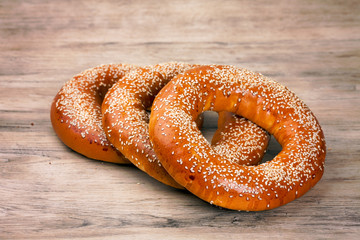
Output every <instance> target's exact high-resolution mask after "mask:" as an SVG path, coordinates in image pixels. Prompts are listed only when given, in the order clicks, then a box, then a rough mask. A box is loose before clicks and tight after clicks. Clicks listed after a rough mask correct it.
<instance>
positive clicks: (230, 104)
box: [51, 62, 326, 211]
mask: <svg viewBox="0 0 360 240" xmlns="http://www.w3.org/2000/svg"><path fill="white" fill-rule="evenodd" d="M205 111H215V112H217V113H218V114H219V118H218V129H217V131H216V133H215V134H214V136H213V139H212V141H211V143H209V142H208V141H207V140H206V139H205V137H204V136H203V135H202V134H201V131H200V130H201V126H202V120H203V118H202V116H203V115H202V114H203V112H205ZM51 122H52V125H53V128H54V130H55V132H56V134H57V135H58V137H59V138H60V139H61V140H62V141H63V142H64V143H65V144H66V145H67V146H68V147H70V148H71V149H73V150H74V151H76V152H78V153H80V154H82V155H84V156H86V157H88V158H91V159H96V160H101V161H107V162H113V163H119V164H134V165H135V166H136V167H138V168H139V169H141V170H142V171H144V172H146V173H147V174H149V175H150V176H151V177H153V178H155V179H157V180H159V181H160V182H162V183H164V184H167V185H169V186H172V187H175V188H180V189H182V188H184V189H187V190H188V191H190V192H192V193H193V194H195V195H196V196H198V197H199V198H201V199H203V200H205V201H207V202H209V203H211V204H214V205H216V206H220V207H224V208H228V209H234V210H246V211H261V210H267V209H272V208H276V207H279V206H281V205H284V204H286V203H288V202H290V201H292V200H294V199H296V198H298V197H300V196H302V195H303V194H304V193H306V192H307V191H308V190H309V189H310V188H311V187H313V186H314V185H315V184H316V183H317V182H318V181H319V180H320V179H321V177H322V175H323V171H324V162H325V155H326V146H325V139H324V135H323V131H322V129H321V127H320V125H319V123H318V121H317V119H316V117H315V116H314V114H313V113H312V112H311V111H310V109H309V108H308V107H307V106H306V105H305V104H304V103H303V101H301V100H300V99H299V98H298V97H297V96H296V95H295V94H294V93H293V92H291V91H290V90H288V89H287V88H286V87H284V86H282V85H281V84H279V83H277V82H275V81H273V80H271V79H269V78H267V77H265V76H263V75H261V74H259V73H254V72H251V71H249V70H246V69H244V68H239V67H235V66H230V65H197V64H187V63H177V62H171V63H163V64H157V65H153V66H142V67H140V66H135V65H131V64H106V65H101V66H97V67H94V68H91V69H88V70H85V71H83V72H82V73H80V74H78V75H76V76H74V77H73V78H72V79H71V80H69V81H68V82H66V83H65V84H64V86H63V87H62V88H61V89H60V91H59V92H58V93H57V95H56V96H55V98H54V101H53V103H52V106H51ZM270 135H272V136H273V137H274V138H275V139H276V140H277V141H278V142H279V143H280V144H281V146H282V150H281V152H280V153H279V154H278V155H277V156H276V157H275V158H274V159H272V160H271V161H267V162H263V163H262V158H263V156H264V153H265V151H266V149H267V146H268V142H269V139H270Z"/></svg>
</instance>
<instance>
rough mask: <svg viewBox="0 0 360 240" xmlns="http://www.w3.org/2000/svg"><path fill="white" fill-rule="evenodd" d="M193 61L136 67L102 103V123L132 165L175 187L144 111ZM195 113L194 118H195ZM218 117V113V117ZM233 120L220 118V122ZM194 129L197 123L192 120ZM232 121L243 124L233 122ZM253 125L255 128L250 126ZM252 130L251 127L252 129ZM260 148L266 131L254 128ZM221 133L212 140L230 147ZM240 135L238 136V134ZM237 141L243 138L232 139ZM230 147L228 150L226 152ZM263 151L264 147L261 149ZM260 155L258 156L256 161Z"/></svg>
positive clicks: (110, 91) (179, 186)
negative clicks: (158, 154)
mask: <svg viewBox="0 0 360 240" xmlns="http://www.w3.org/2000/svg"><path fill="white" fill-rule="evenodd" d="M193 67H195V65H191V64H185V63H166V64H158V65H155V66H148V67H143V68H137V69H135V70H133V71H131V72H129V73H128V74H127V75H126V76H125V77H124V78H122V79H121V80H119V81H118V82H117V83H116V84H114V86H113V87H112V88H111V89H110V90H109V91H108V92H107V94H106V96H105V99H104V101H103V104H102V108H101V109H102V113H103V118H102V119H103V127H104V130H105V133H106V135H107V138H108V139H109V141H110V142H111V143H112V144H113V145H114V146H115V147H116V148H117V149H118V150H119V151H121V152H122V153H123V154H124V156H125V157H126V158H127V159H129V160H130V161H131V162H132V163H133V164H134V165H135V166H137V167H138V168H139V169H141V170H142V171H144V172H146V173H147V174H148V175H150V176H152V177H153V178H155V179H157V180H159V181H160V182H162V183H165V184H167V185H169V186H172V187H176V188H183V187H182V186H181V185H179V184H178V183H177V182H176V181H174V179H173V178H172V177H171V176H169V174H168V173H167V172H166V170H165V169H164V168H163V167H162V166H161V163H160V162H159V160H158V159H157V157H156V155H155V153H154V151H153V148H152V146H151V143H150V140H149V132H148V121H149V113H148V112H147V111H146V109H148V108H149V107H150V106H151V105H152V103H153V100H154V98H155V95H156V94H157V93H158V92H159V91H160V90H161V89H162V88H163V87H164V86H165V84H167V83H168V82H169V81H170V80H171V79H172V78H173V77H175V76H176V75H177V74H180V73H182V72H184V71H185V70H188V69H191V68H193ZM198 117H199V115H198V116H197V118H196V119H198ZM220 118H222V117H220ZM228 121H230V122H231V121H233V120H225V119H224V120H223V121H222V123H224V124H225V122H228ZM194 124H195V126H194V127H196V128H197V129H198V124H196V123H195V122H194ZM233 124H234V125H238V124H243V123H236V122H235V121H234V123H233ZM171 125H172V123H171V122H164V123H163V126H162V127H161V128H167V127H169V126H171ZM253 128H258V127H257V126H255V125H254V126H253ZM229 129H230V128H229ZM254 132H255V131H254ZM258 134H259V135H261V136H260V139H261V141H262V142H263V148H266V146H267V142H268V138H267V135H266V132H265V131H263V132H261V131H260V132H258ZM222 138H223V136H222V137H220V138H218V140H214V142H215V143H216V142H217V141H220V142H222V143H221V144H220V143H219V147H221V146H223V147H224V148H228V147H229V148H230V147H231V145H235V143H230V142H226V141H225V140H222ZM238 138H240V137H238ZM234 141H238V142H239V144H240V145H241V144H242V143H244V142H246V141H247V140H246V139H245V138H244V139H243V140H239V139H235V140H234ZM230 151H231V149H229V150H228V152H230ZM262 151H264V149H262ZM260 159H261V158H258V159H257V160H258V161H259V160H260Z"/></svg>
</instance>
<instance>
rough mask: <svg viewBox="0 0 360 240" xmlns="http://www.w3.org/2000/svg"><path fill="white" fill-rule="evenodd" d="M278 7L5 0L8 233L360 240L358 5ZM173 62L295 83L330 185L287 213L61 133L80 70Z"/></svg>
mask: <svg viewBox="0 0 360 240" xmlns="http://www.w3.org/2000/svg"><path fill="white" fill-rule="evenodd" d="M271 2H272V1H265V0H264V1H251V0H247V1H235V0H234V1H206V0H202V1H195V0H194V1H162V0H158V1H116V0H113V1H110V0H106V1H85V0H83V1H70V0H67V1H40V0H28V1H13V0H3V1H1V2H0V239H77V238H78V239H80V238H81V239H220V238H221V239H222V238H225V239H241V238H245V237H250V238H251V239H269V238H270V239H278V238H285V239H329V238H333V239H356V238H357V237H358V235H359V234H360V220H359V219H360V140H359V139H360V120H359V119H360V107H359V105H360V94H359V93H360V80H359V78H360V27H359V26H360V17H359V16H360V14H359V12H360V7H359V5H360V4H359V2H358V1H334V0H327V1H307V0H305V1H300V0H299V1H275V2H276V4H271ZM168 61H186V62H192V63H203V64H205V63H220V64H232V65H237V66H242V67H246V68H248V69H250V70H253V71H258V72H261V73H263V74H264V75H267V76H270V77H272V78H274V79H275V80H277V81H279V82H281V83H283V84H284V85H286V86H288V87H289V88H290V89H291V90H293V91H294V92H295V93H296V94H297V95H298V96H300V97H301V98H302V99H303V100H304V101H305V103H306V104H307V105H308V106H309V107H310V108H311V109H312V111H313V112H314V113H315V115H316V116H317V118H318V119H319V121H320V123H321V125H322V127H323V130H324V132H325V136H326V140H327V146H328V153H327V157H326V170H325V174H324V176H323V178H322V180H321V181H320V182H319V183H318V184H317V185H316V186H315V187H314V188H313V189H312V190H311V191H309V192H308V193H307V194H306V195H305V196H303V197H301V198H300V199H297V200H295V201H293V202H291V203H289V204H288V205H285V206H283V207H280V208H277V209H274V210H270V211H265V212H255V213H254V212H236V211H230V210H225V209H220V208H217V207H214V206H211V205H210V204H208V203H206V202H203V201H201V200H199V199H198V198H196V197H194V196H193V195H191V194H190V193H187V192H184V191H179V190H174V189H172V188H170V187H167V186H164V185H162V184H160V183H158V182H156V181H155V180H153V179H151V178H150V177H148V176H147V175H146V174H144V173H142V172H140V171H138V170H137V169H135V168H134V167H130V166H118V165H114V164H109V163H102V162H98V161H93V160H89V159H86V158H85V157H82V156H80V155H78V154H76V153H75V152H73V151H71V150H69V149H68V148H67V147H65V146H64V145H63V144H62V143H61V142H60V141H59V139H58V138H57V136H56V135H55V134H54V132H53V130H52V127H51V123H50V121H49V108H50V104H51V101H52V99H53V97H54V96H55V94H56V92H57V91H58V90H59V89H60V87H61V86H62V84H63V83H64V82H65V81H67V80H68V79H69V78H71V77H72V76H73V75H74V74H77V73H79V72H81V71H83V70H84V69H86V68H89V67H94V66H96V65H99V64H102V63H111V62H125V63H133V64H138V65H146V64H155V63H160V62H168ZM215 121H216V119H215V118H214V117H213V116H210V117H209V118H208V121H207V122H206V127H205V130H204V134H205V135H206V136H207V137H209V138H210V137H211V134H212V133H213V132H214V128H215V125H216V124H215ZM279 149H280V148H279V146H278V145H277V144H276V142H273V143H272V144H271V149H270V150H269V154H268V156H267V157H268V158H269V157H272V156H273V155H274V154H276V152H277V151H279Z"/></svg>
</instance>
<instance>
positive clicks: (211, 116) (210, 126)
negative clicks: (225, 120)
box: [200, 111, 219, 143]
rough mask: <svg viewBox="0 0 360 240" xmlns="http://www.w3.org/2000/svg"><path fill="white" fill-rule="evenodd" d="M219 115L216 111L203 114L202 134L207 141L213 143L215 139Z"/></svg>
mask: <svg viewBox="0 0 360 240" xmlns="http://www.w3.org/2000/svg"><path fill="white" fill-rule="evenodd" d="M218 119H219V116H218V113H217V112H214V111H206V112H204V113H203V120H204V121H203V124H202V128H201V129H200V131H201V133H202V134H203V135H204V137H205V138H206V140H207V141H208V142H209V143H211V139H212V138H213V136H214V134H215V132H216V130H217V123H218Z"/></svg>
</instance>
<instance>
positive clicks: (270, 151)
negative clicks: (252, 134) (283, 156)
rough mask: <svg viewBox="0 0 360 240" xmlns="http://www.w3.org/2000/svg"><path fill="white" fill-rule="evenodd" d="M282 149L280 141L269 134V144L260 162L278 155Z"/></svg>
mask: <svg viewBox="0 0 360 240" xmlns="http://www.w3.org/2000/svg"><path fill="white" fill-rule="evenodd" d="M281 150H282V147H281V145H280V143H279V142H278V141H277V140H276V139H275V138H274V137H273V136H271V138H270V141H269V145H268V147H267V150H266V153H265V154H264V157H263V159H262V161H261V163H265V162H267V161H271V160H272V159H273V158H274V157H275V156H276V155H278V154H279V153H280V152H281Z"/></svg>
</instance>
